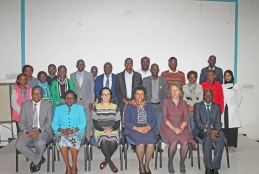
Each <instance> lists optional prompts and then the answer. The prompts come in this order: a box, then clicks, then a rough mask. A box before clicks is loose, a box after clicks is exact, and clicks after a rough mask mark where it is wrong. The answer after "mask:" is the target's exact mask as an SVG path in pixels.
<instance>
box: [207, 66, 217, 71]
mask: <svg viewBox="0 0 259 174" xmlns="http://www.w3.org/2000/svg"><path fill="white" fill-rule="evenodd" d="M208 68H209V70H214V71H215V70H216V66H214V67H212V68H210V67H209V66H208Z"/></svg>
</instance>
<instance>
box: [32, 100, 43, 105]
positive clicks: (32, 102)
mask: <svg viewBox="0 0 259 174" xmlns="http://www.w3.org/2000/svg"><path fill="white" fill-rule="evenodd" d="M32 103H33V105H34V104H36V105H40V103H41V100H40V101H39V102H38V103H36V102H35V101H33V100H32Z"/></svg>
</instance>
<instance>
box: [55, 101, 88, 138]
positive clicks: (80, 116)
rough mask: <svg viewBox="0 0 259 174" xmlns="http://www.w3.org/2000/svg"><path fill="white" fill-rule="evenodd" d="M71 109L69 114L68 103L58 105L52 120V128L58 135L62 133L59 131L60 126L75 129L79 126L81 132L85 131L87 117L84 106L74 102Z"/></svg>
mask: <svg viewBox="0 0 259 174" xmlns="http://www.w3.org/2000/svg"><path fill="white" fill-rule="evenodd" d="M70 109H71V111H70V113H69V114H68V106H67V105H62V106H59V107H57V109H56V111H55V115H54V118H53V121H52V128H53V131H54V132H55V134H56V135H58V134H61V132H59V131H58V128H59V127H61V128H62V129H66V128H71V129H75V128H76V127H77V128H79V130H78V132H79V133H81V134H84V133H85V128H86V124H87V119H86V116H85V111H84V107H83V106H81V105H78V104H73V105H72V106H71V108H70Z"/></svg>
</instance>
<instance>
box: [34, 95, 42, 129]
mask: <svg viewBox="0 0 259 174" xmlns="http://www.w3.org/2000/svg"><path fill="white" fill-rule="evenodd" d="M40 103H41V100H40V101H39V102H38V103H35V102H34V101H33V100H32V110H34V104H37V105H36V108H37V115H38V126H37V128H38V129H39V128H40V117H39V116H40ZM32 119H33V118H32Z"/></svg>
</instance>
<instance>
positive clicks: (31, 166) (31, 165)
mask: <svg viewBox="0 0 259 174" xmlns="http://www.w3.org/2000/svg"><path fill="white" fill-rule="evenodd" d="M33 165H34V163H33V162H31V164H30V171H32V168H33Z"/></svg>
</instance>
